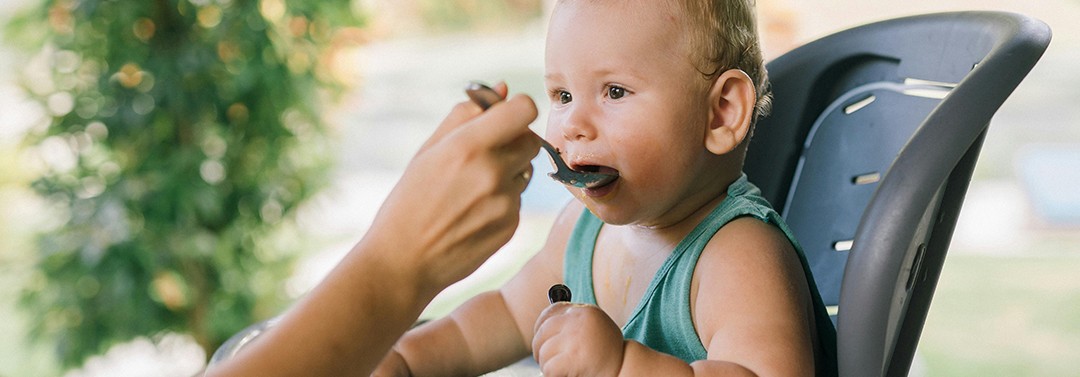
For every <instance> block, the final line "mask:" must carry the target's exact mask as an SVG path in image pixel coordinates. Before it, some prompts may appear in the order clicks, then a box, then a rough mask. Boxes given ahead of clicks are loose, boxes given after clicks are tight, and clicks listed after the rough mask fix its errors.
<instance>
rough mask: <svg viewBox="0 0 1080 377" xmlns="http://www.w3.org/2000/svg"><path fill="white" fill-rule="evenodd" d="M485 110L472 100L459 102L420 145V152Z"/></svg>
mask: <svg viewBox="0 0 1080 377" xmlns="http://www.w3.org/2000/svg"><path fill="white" fill-rule="evenodd" d="M483 112H484V109H481V108H480V105H477V104H476V103H473V102H472V101H464V102H459V103H458V104H457V105H454V107H453V108H452V109H450V113H449V114H447V115H446V118H443V121H442V123H439V126H438V127H437V128H435V132H433V133H432V134H431V136H430V137H428V139H427V141H425V142H424V145H423V146H421V147H420V152H423V151H425V150H427V149H428V148H430V147H431V146H432V145H435V144H437V143H439V142H440V141H442V140H443V139H445V138H446V136H447V135H449V134H450V133H452V132H453V131H454V130H457V129H458V128H461V126H462V125H464V124H465V122H467V121H469V120H470V119H472V118H475V117H476V116H477V115H480V114H481V113H483Z"/></svg>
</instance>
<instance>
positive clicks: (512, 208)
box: [362, 84, 540, 294]
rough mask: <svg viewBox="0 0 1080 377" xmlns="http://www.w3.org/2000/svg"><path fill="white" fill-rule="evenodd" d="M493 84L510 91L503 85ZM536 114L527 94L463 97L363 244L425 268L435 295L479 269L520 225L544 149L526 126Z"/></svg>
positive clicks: (411, 166)
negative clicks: (490, 100) (494, 99)
mask: <svg viewBox="0 0 1080 377" xmlns="http://www.w3.org/2000/svg"><path fill="white" fill-rule="evenodd" d="M495 89H496V91H498V92H499V93H500V95H502V96H505V95H506V92H507V88H506V85H505V84H500V85H497V86H496V88H495ZM536 114H537V111H536V105H535V104H534V103H533V101H532V100H531V99H530V98H529V97H527V96H524V95H516V96H513V97H511V98H510V99H509V100H506V101H502V102H499V103H497V104H495V105H494V106H492V107H491V108H489V109H488V110H487V111H486V112H485V111H483V110H481V108H480V107H479V106H478V105H476V104H474V103H472V102H462V103H459V104H458V105H457V106H455V107H454V109H453V110H452V111H451V112H450V114H449V115H448V116H447V117H446V119H445V120H444V121H443V122H442V124H441V125H440V126H439V128H438V129H437V130H436V131H435V133H434V135H433V136H432V137H431V138H430V139H429V140H428V141H427V142H426V143H425V144H424V146H423V147H421V149H420V151H419V152H418V153H417V155H416V156H415V157H414V158H413V160H412V161H411V162H410V164H409V166H408V167H407V168H406V171H405V174H404V176H403V177H402V178H401V181H399V182H398V184H397V185H396V186H395V188H394V190H393V191H392V192H391V193H390V196H389V197H388V198H387V199H386V202H385V203H384V204H383V207H382V208H381V209H380V210H379V213H378V215H377V216H376V219H375V222H374V224H373V225H372V227H371V230H369V232H368V234H367V235H366V236H365V240H364V242H362V243H367V242H374V243H376V244H378V245H380V247H377V248H374V249H377V250H383V253H384V254H386V257H387V258H397V259H399V261H400V262H401V263H408V264H412V265H413V266H411V267H410V268H417V269H418V270H419V271H423V272H424V276H418V278H420V279H421V280H422V281H419V282H418V283H419V284H421V286H420V288H422V289H424V290H425V291H427V292H428V293H431V294H434V293H437V292H438V291H441V290H442V289H443V288H445V287H446V286H447V285H449V284H451V283H453V282H456V281H458V280H460V279H462V278H464V277H465V276H468V275H469V274H470V273H472V272H473V271H475V270H476V268H477V267H479V266H480V264H481V263H483V262H484V261H485V260H487V258H488V257H490V256H491V254H493V253H494V252H495V251H496V250H497V249H498V248H499V247H501V246H502V245H504V244H505V243H506V242H507V241H509V240H510V237H511V236H513V234H514V231H515V229H516V228H517V225H518V221H519V211H520V208H521V193H522V191H524V190H525V187H526V186H527V185H528V183H529V179H530V177H531V175H532V165H531V160H532V158H533V156H535V155H536V154H537V152H538V151H539V148H540V143H539V140H538V139H537V137H536V136H535V134H534V133H532V131H530V130H529V128H528V125H529V123H531V122H532V121H533V120H534V119H536ZM397 250H404V251H408V252H409V253H411V254H408V255H401V254H398V253H397V252H396V251H397Z"/></svg>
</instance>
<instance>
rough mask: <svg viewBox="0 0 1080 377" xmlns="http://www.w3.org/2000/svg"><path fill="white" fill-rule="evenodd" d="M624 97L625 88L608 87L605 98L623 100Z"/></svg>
mask: <svg viewBox="0 0 1080 377" xmlns="http://www.w3.org/2000/svg"><path fill="white" fill-rule="evenodd" d="M625 95H626V88H623V87H620V86H615V85H612V86H609V87H608V90H607V96H608V98H611V99H619V98H623V96H625Z"/></svg>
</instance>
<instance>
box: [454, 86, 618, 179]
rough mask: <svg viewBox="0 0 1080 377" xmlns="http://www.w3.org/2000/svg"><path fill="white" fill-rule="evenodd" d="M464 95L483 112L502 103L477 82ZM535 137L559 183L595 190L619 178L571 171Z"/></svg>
mask: <svg viewBox="0 0 1080 377" xmlns="http://www.w3.org/2000/svg"><path fill="white" fill-rule="evenodd" d="M465 93H466V94H468V95H469V99H471V100H472V101H473V102H474V103H476V104H477V105H480V108H482V109H484V110H487V109H488V108H489V107H491V105H494V104H495V103H496V102H499V101H502V96H499V93H496V92H495V90H493V89H491V88H490V87H488V86H487V85H484V84H481V83H478V82H472V83H469V86H467V87H466V88H465ZM536 137H537V138H538V139H540V145H541V146H542V147H544V150H546V151H547V152H548V155H549V156H550V157H551V164H552V166H554V167H555V171H554V172H552V173H548V176H549V177H551V179H554V180H556V181H558V182H559V183H562V184H564V185H567V186H574V187H578V188H596V187H600V186H603V185H606V184H608V183H611V182H612V181H614V180H615V179H616V178H619V174H617V173H616V174H608V173H589V172H580V171H576V170H573V169H571V168H570V167H569V166H567V165H566V162H565V161H563V159H562V157H559V154H560V153H559V150H557V149H555V147H553V146H551V143H548V142H547V140H544V138H542V137H540V135H536Z"/></svg>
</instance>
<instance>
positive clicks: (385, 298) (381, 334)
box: [213, 242, 437, 376]
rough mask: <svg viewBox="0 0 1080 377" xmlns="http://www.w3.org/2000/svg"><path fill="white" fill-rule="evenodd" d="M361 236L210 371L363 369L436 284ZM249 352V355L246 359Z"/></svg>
mask: <svg viewBox="0 0 1080 377" xmlns="http://www.w3.org/2000/svg"><path fill="white" fill-rule="evenodd" d="M386 247H389V246H387V245H374V244H370V243H365V242H361V243H360V244H357V246H356V248H355V249H354V250H353V251H352V252H350V253H349V254H348V255H347V256H346V257H345V259H343V260H342V262H341V263H340V264H339V265H338V266H337V267H336V268H335V269H334V270H333V271H331V273H330V274H329V275H328V276H327V277H326V279H325V280H324V281H323V282H322V283H321V284H319V286H317V287H316V288H315V289H314V290H312V292H311V293H309V294H308V295H307V296H306V297H305V298H304V299H303V300H301V301H300V302H299V303H298V304H297V305H296V306H295V307H293V308H292V309H291V310H290V311H289V312H287V313H286V314H285V315H284V316H283V318H282V320H281V322H280V323H279V324H278V325H277V326H276V327H274V328H272V329H271V330H269V331H268V332H267V333H266V334H265V335H264V336H262V337H260V338H259V340H258V341H256V342H254V343H253V344H251V345H250V346H249V347H250V349H247V350H245V351H244V352H242V353H240V354H238V355H237V357H236V358H235V359H234V360H230V362H229V363H227V364H226V365H222V367H221V368H218V369H215V370H214V371H213V372H214V373H215V374H214V375H259V376H314V375H336V376H367V375H368V374H370V373H371V370H372V369H374V367H375V365H376V364H377V363H378V362H379V360H380V359H381V358H382V356H383V355H384V354H386V352H387V351H388V350H389V349H390V347H391V346H392V345H393V344H394V342H395V341H396V340H397V339H398V338H399V337H400V336H401V334H402V333H404V332H405V330H407V329H408V328H409V327H410V326H411V325H412V323H413V322H414V321H415V320H416V318H417V317H418V316H419V314H420V312H421V311H422V310H423V308H424V306H425V305H426V304H427V303H428V302H429V301H430V300H431V298H432V297H434V295H435V293H437V291H436V292H432V290H431V289H429V288H423V287H420V286H418V285H417V283H416V282H417V281H419V280H421V279H417V271H416V270H415V269H413V268H408V267H407V266H400V265H397V263H396V261H394V260H393V259H391V258H387V257H386V256H387V255H391V254H392V253H389V252H387V250H386V249H385V248H386ZM248 359H251V360H248Z"/></svg>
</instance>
